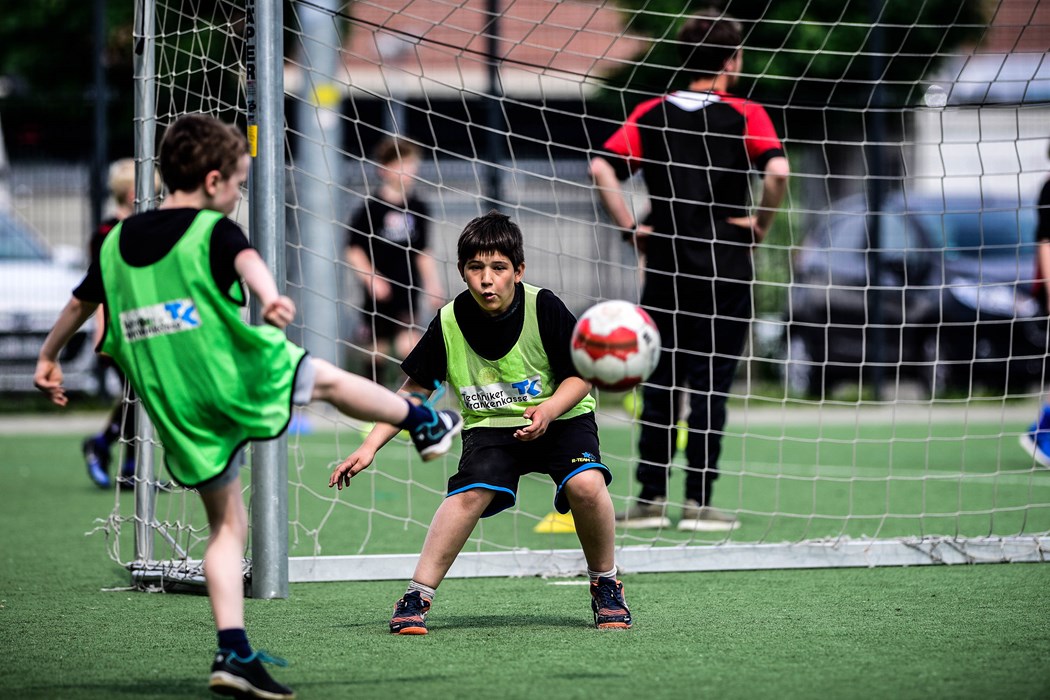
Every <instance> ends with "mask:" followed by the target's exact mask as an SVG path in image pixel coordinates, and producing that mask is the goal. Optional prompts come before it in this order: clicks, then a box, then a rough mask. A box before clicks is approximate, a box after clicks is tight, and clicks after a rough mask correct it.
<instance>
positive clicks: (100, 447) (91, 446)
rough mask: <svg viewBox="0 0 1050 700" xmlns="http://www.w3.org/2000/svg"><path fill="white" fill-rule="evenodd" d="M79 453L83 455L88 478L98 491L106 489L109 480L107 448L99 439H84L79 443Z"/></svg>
mask: <svg viewBox="0 0 1050 700" xmlns="http://www.w3.org/2000/svg"><path fill="white" fill-rule="evenodd" d="M80 451H81V452H83V453H84V463H85V464H86V465H87V471H88V478H89V479H91V481H92V482H93V483H94V484H95V486H98V487H99V488H100V489H108V488H109V485H110V480H109V459H110V456H109V448H107V447H106V446H105V443H103V442H102V441H101V440H100V439H99V438H97V437H94V436H92V437H88V438H84V442H82V443H80Z"/></svg>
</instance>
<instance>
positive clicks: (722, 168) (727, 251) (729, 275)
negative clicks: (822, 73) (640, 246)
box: [604, 91, 784, 296]
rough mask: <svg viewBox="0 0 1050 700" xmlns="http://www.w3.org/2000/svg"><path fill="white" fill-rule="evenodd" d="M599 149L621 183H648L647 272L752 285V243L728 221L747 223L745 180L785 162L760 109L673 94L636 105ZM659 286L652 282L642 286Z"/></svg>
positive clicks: (710, 96)
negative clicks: (637, 174) (635, 176)
mask: <svg viewBox="0 0 1050 700" xmlns="http://www.w3.org/2000/svg"><path fill="white" fill-rule="evenodd" d="M604 148H605V151H606V153H607V154H608V156H610V162H611V164H612V165H613V167H614V168H615V169H616V172H617V175H618V176H619V177H620V178H621V179H623V178H624V177H626V176H627V175H629V174H630V172H631V171H634V170H637V169H641V170H642V172H643V174H644V176H645V185H646V188H647V189H648V190H649V203H650V206H651V211H650V214H649V216H648V218H647V220H646V223H647V224H649V225H650V226H652V228H653V233H652V235H651V236H649V238H648V240H647V242H646V269H647V270H652V271H659V272H663V273H671V274H672V275H673V274H684V275H691V276H702V277H708V278H711V277H717V278H722V279H736V280H750V279H751V278H752V276H753V273H752V269H751V245H752V244H753V243H754V239H753V235H752V233H751V231H750V230H748V229H745V228H741V227H737V226H730V225H728V224H726V223H725V220H726V219H727V218H732V217H743V216H747V215H748V207H749V206H750V204H751V189H750V185H749V182H748V178H749V177H750V173H751V172H752V171H762V170H764V169H765V167H766V164H767V163H769V161H770V160H771V159H772V158H776V157H778V156H783V155H784V150H783V147H782V146H781V143H780V139H779V138H778V137H777V133H776V131H775V129H774V128H773V123H772V121H771V120H770V119H769V115H768V114H767V113H766V111H765V109H763V108H762V106H761V105H759V104H757V103H755V102H752V101H750V100H744V99H742V98H739V97H735V96H733V95H729V94H727V93H724V92H690V91H679V92H675V93H672V94H670V95H665V96H662V97H658V98H654V99H651V100H647V101H645V102H643V103H641V104H640V105H638V107H636V108H635V109H634V111H633V112H631V114H630V116H629V117H628V119H627V121H626V122H625V123H624V125H623V126H622V127H620V129H619V130H617V131H616V132H615V133H614V134H613V135H612V136H610V137H609V139H608V140H607V141H606V142H605V145H604ZM664 279H670V277H669V276H668V275H649V276H647V278H646V284H647V285H649V286H652V285H653V284H656V283H658V282H660V281H662V280H664ZM668 294H669V295H671V296H674V294H673V292H670V291H669V292H668Z"/></svg>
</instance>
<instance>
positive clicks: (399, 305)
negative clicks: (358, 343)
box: [361, 294, 413, 342]
mask: <svg viewBox="0 0 1050 700" xmlns="http://www.w3.org/2000/svg"><path fill="white" fill-rule="evenodd" d="M412 302H413V300H412V299H410V298H409V297H408V295H407V294H395V298H394V299H392V300H389V301H375V300H374V299H372V298H371V297H366V298H365V304H364V308H363V309H362V310H361V335H362V339H363V340H366V341H368V340H370V341H372V342H378V341H381V340H383V341H387V342H390V341H393V340H394V338H396V337H397V336H398V334H400V333H403V332H405V331H407V330H408V329H410V328H411V327H412Z"/></svg>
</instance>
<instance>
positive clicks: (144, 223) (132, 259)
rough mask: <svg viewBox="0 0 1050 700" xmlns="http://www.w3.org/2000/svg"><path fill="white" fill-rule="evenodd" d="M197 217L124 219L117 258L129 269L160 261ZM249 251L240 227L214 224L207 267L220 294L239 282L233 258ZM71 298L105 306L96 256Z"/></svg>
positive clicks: (189, 212)
mask: <svg viewBox="0 0 1050 700" xmlns="http://www.w3.org/2000/svg"><path fill="white" fill-rule="evenodd" d="M198 213H200V210H199V209H153V210H150V211H146V212H142V213H141V214H135V215H134V216H129V217H128V218H127V219H124V225H123V226H122V228H121V234H120V255H121V257H122V258H123V260H124V262H125V263H126V264H127V265H130V266H131V267H146V266H147V265H152V264H153V263H155V262H157V261H159V260H160V259H161V258H163V257H164V256H165V255H167V254H168V253H169V252H170V251H171V249H172V248H174V247H175V244H176V243H178V242H179V240H181V239H182V236H183V234H185V233H186V230H187V229H188V228H189V227H190V224H192V223H193V220H194V218H196V216H197V214H198ZM107 233H108V232H107ZM99 247H100V248H101V243H99ZM251 247H252V246H251V244H250V243H248V238H247V237H246V236H245V235H244V232H243V231H242V230H241V227H240V226H238V225H237V224H235V223H234V222H233V221H231V220H230V219H227V218H226V217H223V218H221V219H219V221H218V222H217V223H216V224H215V228H214V229H213V230H212V234H211V249H210V251H209V264H210V267H211V275H212V278H213V279H214V280H215V284H216V285H218V287H219V289H221V290H222V291H223V292H226V291H228V290H229V289H230V287H232V286H233V283H234V282H236V281H237V280H238V279H239V275H238V274H237V270H236V269H235V268H234V266H233V260H234V258H236V257H237V255H238V253H240V252H241V251H242V250H246V249H247V248H251ZM73 296H75V297H76V298H77V299H80V300H81V301H87V302H92V303H96V304H104V303H105V301H106V293H105V289H104V288H103V286H102V268H101V266H100V265H99V261H98V255H97V253H96V254H95V255H94V257H93V258H92V260H91V265H90V266H89V267H88V271H87V275H86V276H85V277H84V280H83V281H82V282H81V283H80V285H79V286H78V287H77V288H76V289H74V290H73Z"/></svg>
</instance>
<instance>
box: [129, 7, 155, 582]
mask: <svg viewBox="0 0 1050 700" xmlns="http://www.w3.org/2000/svg"><path fill="white" fill-rule="evenodd" d="M154 18H155V7H154V5H153V0H139V2H137V3H136V4H135V68H134V71H135V76H134V78H135V79H134V83H135V160H136V163H135V211H136V212H140V211H144V210H146V209H148V208H149V207H150V206H151V205H152V204H153V200H154V198H155V197H156V195H157V193H156V188H155V186H154V182H153V171H154V165H153V161H154V157H155V150H156V148H155V145H154V144H155V143H156V133H157V106H156V105H157V96H156V90H157V84H156V80H157V76H156V62H155V61H154V49H155V46H156V41H155V40H156V37H155V36H154ZM135 420H136V421H137V423H136V425H137V426H138V430H137V432H138V435H137V436H136V438H137V439H138V443H137V444H136V446H135V560H136V561H139V562H149V561H151V560H152V559H153V521H154V519H155V515H154V514H155V510H156V492H155V491H154V489H153V483H154V472H155V469H154V464H153V460H154V457H153V455H154V452H153V443H154V441H155V438H154V431H153V423H151V422H150V420H149V416H148V415H147V414H146V409H145V408H143V406H142V398H141V397H139V400H138V405H137V406H136V407H135Z"/></svg>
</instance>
